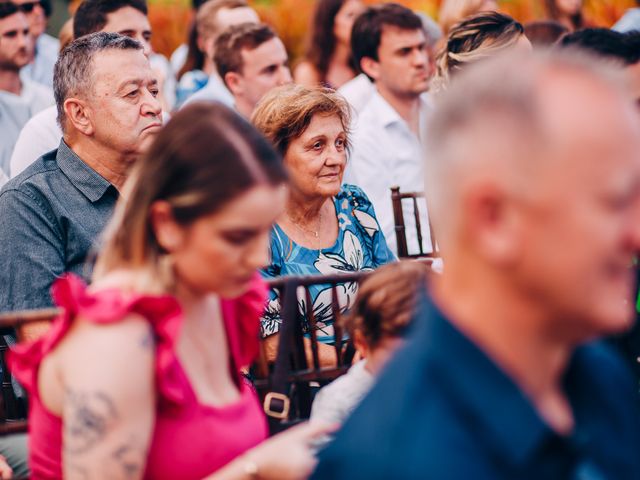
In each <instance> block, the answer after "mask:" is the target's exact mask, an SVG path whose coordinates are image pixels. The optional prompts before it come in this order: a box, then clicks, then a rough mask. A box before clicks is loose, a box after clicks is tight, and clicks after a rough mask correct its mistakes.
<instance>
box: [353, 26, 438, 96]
mask: <svg viewBox="0 0 640 480" xmlns="http://www.w3.org/2000/svg"><path fill="white" fill-rule="evenodd" d="M362 67H363V69H364V70H365V72H366V73H367V74H368V75H370V76H371V77H372V78H373V79H374V80H375V83H376V86H377V87H378V90H383V91H386V92H389V93H390V94H392V95H394V96H398V97H417V96H419V95H420V94H421V93H423V92H425V91H426V90H427V88H428V87H429V77H430V74H429V72H430V68H429V57H428V54H427V47H426V39H425V36H424V32H423V31H422V30H421V29H417V30H404V29H401V28H398V27H395V26H392V25H385V26H384V27H383V29H382V35H381V36H380V46H379V47H378V61H375V60H373V59H370V58H364V59H362Z"/></svg>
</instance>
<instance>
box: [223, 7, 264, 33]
mask: <svg viewBox="0 0 640 480" xmlns="http://www.w3.org/2000/svg"><path fill="white" fill-rule="evenodd" d="M259 22H260V17H258V14H257V13H256V11H255V10H254V9H253V8H251V7H238V8H221V9H220V10H218V13H217V14H216V27H217V31H218V33H222V32H224V31H225V30H226V29H227V28H229V27H231V26H232V25H240V24H241V23H259Z"/></svg>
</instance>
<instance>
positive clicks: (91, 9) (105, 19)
mask: <svg viewBox="0 0 640 480" xmlns="http://www.w3.org/2000/svg"><path fill="white" fill-rule="evenodd" d="M116 12H117V13H118V15H113V14H114V13H116ZM147 14H148V10H147V2H146V1H145V0H85V1H84V2H83V3H81V4H80V6H79V7H78V10H77V11H76V13H75V15H74V16H73V37H74V38H80V37H84V36H85V35H89V34H90V33H93V32H100V31H103V32H115V33H119V34H121V35H125V36H127V37H131V38H134V39H136V40H138V41H139V42H140V43H142V46H143V47H144V50H145V54H146V55H149V53H151V26H150V25H149V20H148V19H147Z"/></svg>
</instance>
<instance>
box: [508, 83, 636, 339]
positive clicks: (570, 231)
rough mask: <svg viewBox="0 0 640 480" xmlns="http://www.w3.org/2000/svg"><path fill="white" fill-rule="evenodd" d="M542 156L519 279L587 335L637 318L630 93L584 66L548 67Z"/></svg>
mask: <svg viewBox="0 0 640 480" xmlns="http://www.w3.org/2000/svg"><path fill="white" fill-rule="evenodd" d="M542 95H543V99H542V102H543V106H542V112H543V113H542V116H541V118H540V122H541V123H542V124H543V125H544V128H545V132H546V134H547V135H546V137H547V138H545V145H546V146H548V148H545V149H544V150H543V152H545V153H544V155H543V156H544V158H540V159H539V167H538V168H536V170H537V173H534V174H533V175H532V176H531V178H530V184H531V185H532V187H531V188H532V190H531V191H530V195H529V199H528V200H527V201H526V202H524V203H523V205H524V206H523V207H522V210H521V213H522V216H521V218H520V220H519V221H521V222H522V227H523V228H522V231H521V241H522V251H521V254H522V259H523V261H522V264H521V265H520V267H519V268H518V269H516V270H515V271H514V282H516V283H517V284H518V285H520V286H521V288H522V290H523V292H526V293H527V294H528V295H530V297H531V299H532V300H534V301H535V302H536V303H538V304H539V305H543V306H544V307H545V308H546V309H547V313H549V314H550V317H551V318H554V319H556V321H557V325H555V324H554V326H553V328H554V331H557V333H558V335H559V336H561V337H564V338H567V337H572V336H573V337H574V338H573V340H576V341H580V340H584V339H585V338H588V337H590V336H595V335H604V334H610V333H614V332H618V331H620V330H621V329H624V328H626V327H629V326H630V325H631V321H632V319H633V301H632V299H633V294H634V292H633V288H634V274H633V272H632V270H631V268H630V267H631V265H632V257H633V255H634V253H635V252H637V251H638V247H640V156H638V152H640V122H639V119H638V115H637V111H636V110H635V108H634V105H633V103H632V102H631V101H627V102H626V103H625V102H624V101H623V100H621V97H620V96H619V95H617V94H614V93H612V92H611V91H610V90H608V89H606V88H604V87H603V86H602V85H600V84H596V83H594V82H593V81H583V80H581V79H579V78H577V75H576V74H573V75H571V76H569V75H564V76H561V75H556V76H555V78H553V77H552V76H551V75H548V79H547V86H546V87H543V94H542Z"/></svg>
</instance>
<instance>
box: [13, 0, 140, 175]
mask: <svg viewBox="0 0 640 480" xmlns="http://www.w3.org/2000/svg"><path fill="white" fill-rule="evenodd" d="M73 30H74V38H79V37H83V36H85V35H88V34H91V33H94V32H113V33H119V34H121V35H124V36H126V37H130V38H133V39H135V40H138V41H139V42H140V43H141V45H142V48H143V52H144V54H145V55H146V56H149V55H150V54H151V53H152V51H151V26H150V24H149V19H148V18H147V4H146V1H145V0H85V1H84V2H82V3H81V4H80V6H79V7H78V10H77V12H76V14H75V15H74V17H73ZM61 137H62V130H61V129H60V126H59V125H58V124H57V123H56V108H55V106H52V107H51V108H47V109H45V110H44V111H42V112H40V113H39V114H37V115H36V116H34V117H33V118H32V119H31V120H29V121H28V122H27V123H26V125H25V126H24V128H23V129H22V131H21V132H20V136H19V137H18V140H17V141H16V144H15V148H14V150H13V154H12V155H11V162H10V164H11V165H10V178H13V177H15V176H16V175H18V174H19V173H20V172H22V171H23V170H24V169H25V168H27V167H28V166H29V165H31V163H33V162H34V161H35V160H36V159H37V158H38V157H40V156H41V155H44V154H45V153H47V152H48V151H50V150H53V149H54V148H56V147H57V146H58V144H59V143H60V138H61Z"/></svg>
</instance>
